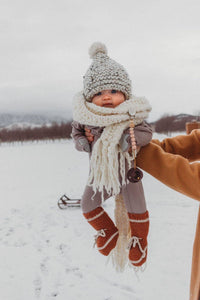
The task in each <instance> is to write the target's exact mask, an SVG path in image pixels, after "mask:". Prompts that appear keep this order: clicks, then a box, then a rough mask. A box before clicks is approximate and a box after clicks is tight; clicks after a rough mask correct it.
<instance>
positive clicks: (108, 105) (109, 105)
mask: <svg viewBox="0 0 200 300" xmlns="http://www.w3.org/2000/svg"><path fill="white" fill-rule="evenodd" d="M103 107H110V108H113V104H111V103H105V104H103Z"/></svg>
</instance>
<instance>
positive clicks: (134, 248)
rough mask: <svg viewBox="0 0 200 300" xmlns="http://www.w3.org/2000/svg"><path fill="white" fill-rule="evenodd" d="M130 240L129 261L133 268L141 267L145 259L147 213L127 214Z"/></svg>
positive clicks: (147, 228) (147, 230) (147, 226)
mask: <svg viewBox="0 0 200 300" xmlns="http://www.w3.org/2000/svg"><path fill="white" fill-rule="evenodd" d="M128 217H129V222H130V227H131V239H130V242H129V246H128V248H129V260H130V262H131V264H132V265H133V266H135V267H140V266H142V265H143V264H144V263H145V261H146V259H147V236H148V232H149V213H148V211H146V212H145V213H143V214H134V213H128Z"/></svg>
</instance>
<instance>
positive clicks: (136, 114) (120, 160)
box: [73, 92, 151, 197]
mask: <svg viewBox="0 0 200 300" xmlns="http://www.w3.org/2000/svg"><path fill="white" fill-rule="evenodd" d="M150 110H151V106H150V105H149V103H148V101H147V100H146V99H145V98H138V97H132V98H131V99H129V100H127V101H124V102H123V103H121V104H120V105H118V106H117V107H115V108H107V107H100V106H97V105H95V104H93V103H90V102H87V101H86V100H85V98H84V96H83V93H82V92H80V93H79V94H77V95H76V96H75V97H74V110H73V119H74V121H77V122H79V123H80V124H82V125H92V126H99V127H105V128H104V130H103V132H102V134H101V136H100V138H99V139H98V140H97V141H96V143H95V145H94V147H93V150H92V155H91V160H90V173H89V179H88V185H90V186H92V188H93V190H94V192H96V191H97V190H98V191H100V192H102V197H103V191H104V189H105V190H106V192H107V193H108V194H110V195H113V196H114V195H118V194H119V193H120V188H121V184H120V181H119V174H120V175H121V178H122V185H123V184H125V183H126V174H125V161H126V160H127V162H128V165H129V167H130V166H131V161H132V160H133V157H131V156H130V155H129V154H128V153H127V152H124V153H123V152H122V150H121V148H120V146H119V141H120V138H121V136H122V134H123V131H124V130H125V129H126V128H128V127H129V120H130V117H131V116H132V117H133V120H134V123H135V125H138V124H140V123H142V122H143V120H144V119H146V118H147V117H148V113H149V111H150Z"/></svg>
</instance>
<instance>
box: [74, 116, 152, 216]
mask: <svg viewBox="0 0 200 300" xmlns="http://www.w3.org/2000/svg"><path fill="white" fill-rule="evenodd" d="M85 127H87V128H88V129H90V130H91V133H92V134H93V135H94V140H93V142H92V143H91V144H89V142H88V140H87V138H86V136H85ZM103 130H104V127H95V126H89V125H87V126H85V125H82V124H80V123H78V122H76V121H73V122H72V138H73V140H74V143H75V148H76V149H77V150H78V151H85V152H88V153H89V157H91V154H92V149H93V147H94V144H95V142H96V141H97V140H98V138H99V137H100V136H101V133H102V132H103ZM134 132H135V139H136V144H137V146H140V147H142V146H145V145H147V144H148V143H149V142H150V141H151V139H152V129H151V127H150V126H149V125H148V124H146V123H145V122H143V123H142V124H139V125H137V126H135V129H134ZM120 146H121V148H122V149H123V151H128V149H129V148H130V146H131V141H130V136H129V129H128V128H127V129H126V130H125V131H124V132H123V134H122V137H121V139H120ZM127 171H128V166H127V167H126V172H127ZM120 193H121V194H122V196H123V199H124V203H125V206H126V209H127V212H129V213H136V214H140V213H144V212H145V211H146V210H147V208H146V201H145V197H144V190H143V186H142V182H141V181H139V182H137V183H130V182H129V183H127V184H125V185H122V187H121V191H120ZM111 196H112V195H108V194H107V192H106V191H105V192H104V199H105V200H106V199H108V198H109V197H111ZM101 202H102V200H101V192H97V193H95V195H94V191H93V189H92V187H91V186H88V185H87V186H86V187H85V191H84V193H83V196H82V199H81V207H82V210H83V213H88V212H90V211H92V210H94V209H95V208H97V207H99V206H101Z"/></svg>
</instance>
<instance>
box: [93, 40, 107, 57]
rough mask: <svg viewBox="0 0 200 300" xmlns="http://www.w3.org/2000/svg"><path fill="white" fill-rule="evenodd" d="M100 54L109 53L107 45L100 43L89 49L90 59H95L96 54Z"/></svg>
mask: <svg viewBox="0 0 200 300" xmlns="http://www.w3.org/2000/svg"><path fill="white" fill-rule="evenodd" d="M99 52H101V53H104V54H107V53H108V52H107V48H106V45H104V44H103V43H100V42H95V43H93V44H92V45H91V46H90V48H89V55H90V58H95V56H96V54H97V53H99Z"/></svg>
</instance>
